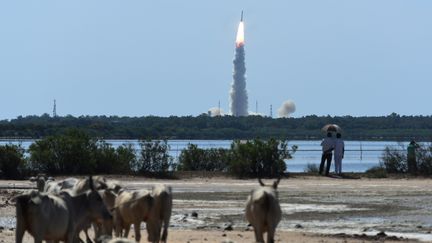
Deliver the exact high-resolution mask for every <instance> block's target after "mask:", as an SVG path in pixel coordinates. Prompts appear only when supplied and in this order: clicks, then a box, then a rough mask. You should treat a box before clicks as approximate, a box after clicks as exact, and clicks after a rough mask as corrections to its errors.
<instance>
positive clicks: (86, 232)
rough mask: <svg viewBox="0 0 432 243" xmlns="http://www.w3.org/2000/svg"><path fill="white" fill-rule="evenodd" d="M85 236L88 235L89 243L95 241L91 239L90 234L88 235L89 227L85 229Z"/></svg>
mask: <svg viewBox="0 0 432 243" xmlns="http://www.w3.org/2000/svg"><path fill="white" fill-rule="evenodd" d="M84 233H85V236H86V242H87V243H93V241H92V240H91V239H90V236H89V235H88V228H87V229H85V230H84Z"/></svg>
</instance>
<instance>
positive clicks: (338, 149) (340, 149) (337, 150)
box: [334, 133, 345, 175]
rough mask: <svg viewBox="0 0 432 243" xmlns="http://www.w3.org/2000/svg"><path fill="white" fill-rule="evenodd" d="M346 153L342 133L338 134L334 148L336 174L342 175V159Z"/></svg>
mask: <svg viewBox="0 0 432 243" xmlns="http://www.w3.org/2000/svg"><path fill="white" fill-rule="evenodd" d="M344 153H345V144H344V141H343V140H342V135H341V134H340V133H338V134H336V141H335V147H334V160H335V173H336V174H338V175H340V174H342V159H343V157H344Z"/></svg>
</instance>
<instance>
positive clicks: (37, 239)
mask: <svg viewBox="0 0 432 243" xmlns="http://www.w3.org/2000/svg"><path fill="white" fill-rule="evenodd" d="M33 237H34V243H42V235H41V234H40V233H36V234H35V235H34V236H33Z"/></svg>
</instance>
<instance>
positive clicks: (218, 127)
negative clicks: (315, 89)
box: [0, 113, 432, 141]
mask: <svg viewBox="0 0 432 243" xmlns="http://www.w3.org/2000/svg"><path fill="white" fill-rule="evenodd" d="M328 123H336V124H339V125H340V126H341V127H342V128H343V129H344V137H345V139H361V140H397V141H399V140H411V139H415V140H417V141H429V140H430V139H431V138H432V116H399V115H397V114H395V113H393V114H391V115H389V116H381V117H352V116H340V117H331V116H321V117H318V116H314V115H312V116H305V117H300V118H279V119H272V118H269V117H261V116H249V117H240V118H236V117H232V116H223V117H209V116H207V115H204V114H203V115H200V116H197V117H192V116H186V117H176V116H171V117H155V116H147V117H117V116H111V117H106V116H81V117H73V116H65V117H55V118H51V117H50V116H49V115H47V114H45V115H42V116H27V117H18V118H16V119H12V120H3V121H0V137H27V138H42V137H46V136H50V135H55V134H63V133H64V132H65V131H66V130H68V129H69V128H79V129H82V130H84V131H85V132H86V133H88V134H89V135H90V136H91V137H100V138H105V139H109V138H130V139H140V138H153V139H254V138H262V139H269V138H278V139H283V140H285V139H287V140H293V139H316V138H321V135H322V134H321V133H320V129H321V128H322V127H323V126H324V125H325V124H328Z"/></svg>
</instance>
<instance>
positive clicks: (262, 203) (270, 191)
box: [245, 178, 282, 243]
mask: <svg viewBox="0 0 432 243" xmlns="http://www.w3.org/2000/svg"><path fill="white" fill-rule="evenodd" d="M258 181H259V183H260V185H261V187H259V188H257V189H254V190H252V192H251V194H250V195H249V197H248V199H247V203H246V212H245V213H246V219H247V220H248V221H249V223H250V224H251V225H252V226H253V228H254V232H255V240H256V242H259V243H264V236H263V235H264V233H265V232H267V243H273V242H274V235H275V232H276V227H277V225H278V224H279V222H280V220H281V217H282V211H281V208H280V205H279V200H278V193H277V190H276V189H277V186H278V184H279V181H280V178H279V179H278V180H277V181H275V182H274V183H273V185H271V186H266V185H265V184H264V183H263V182H262V181H261V179H258Z"/></svg>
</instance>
